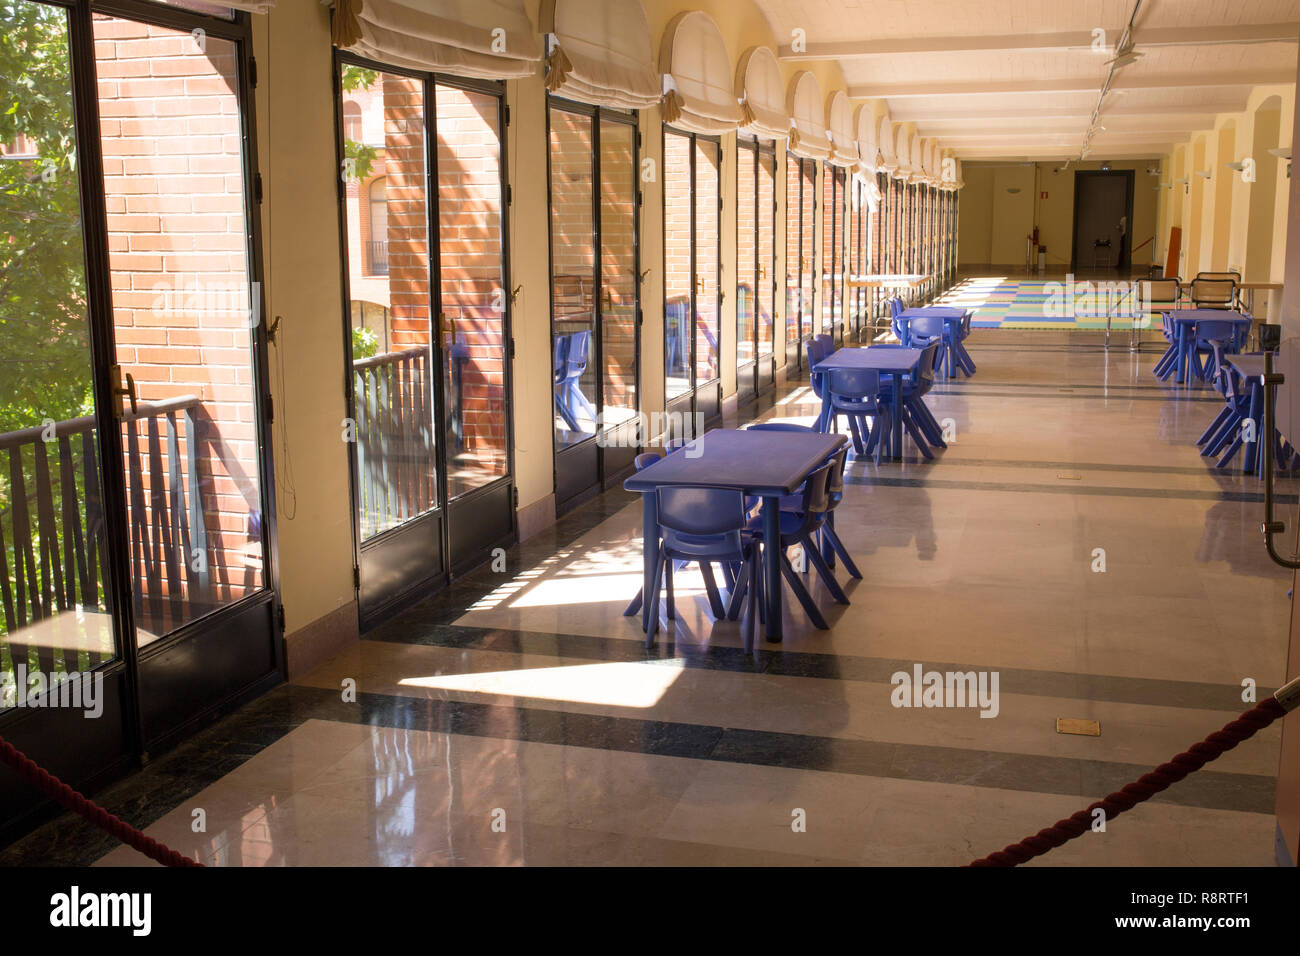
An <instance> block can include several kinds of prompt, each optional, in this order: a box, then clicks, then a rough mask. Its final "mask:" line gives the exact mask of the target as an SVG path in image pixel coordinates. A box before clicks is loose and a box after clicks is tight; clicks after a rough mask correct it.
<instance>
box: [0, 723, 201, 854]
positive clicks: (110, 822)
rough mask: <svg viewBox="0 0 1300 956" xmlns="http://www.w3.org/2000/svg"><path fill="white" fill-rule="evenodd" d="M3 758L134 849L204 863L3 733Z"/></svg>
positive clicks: (65, 805) (34, 783)
mask: <svg viewBox="0 0 1300 956" xmlns="http://www.w3.org/2000/svg"><path fill="white" fill-rule="evenodd" d="M0 762H3V763H5V764H8V765H9V766H10V767H11V768H12V769H13V770H14V771H15V772H16V773H17V774H18V775H19V776H21V777H22V778H23V779H24V780H26V781H27V782H28V783H30V784H31V785H32V786H33V787H35V788H36V789H37V790H39V791H41V793H43V794H45V795H46V796H47V797H49V798H50V799H51V800H54V801H55V802H56V803H58V804H59V805H60V806H62V807H63V808H64V809H67V810H71V811H72V812H73V813H77V814H80V815H81V816H83V817H85V818H86V819H87V820H89V821H90V822H91V823H93V824H94V825H95V826H97V827H99V828H100V829H101V830H104V831H106V832H108V833H109V834H111V835H112V836H113V837H115V838H116V839H118V840H120V841H121V842H122V843H125V844H126V845H127V846H129V847H131V848H132V849H134V850H139V851H140V852H141V853H143V854H144V855H145V856H147V857H149V859H151V860H155V861H157V862H159V863H161V864H162V865H163V866H202V865H203V864H202V863H199V862H197V861H195V860H191V859H190V858H189V857H187V856H182V855H181V854H179V853H177V852H176V851H175V850H173V849H172V848H171V847H168V846H164V845H163V844H161V843H159V842H158V841H157V840H155V839H154V838H153V837H150V836H146V835H145V834H143V833H141V832H140V831H139V830H137V829H136V828H135V827H133V826H131V824H129V823H127V822H126V821H125V820H123V819H121V818H120V817H116V816H114V815H113V814H111V813H109V812H108V811H107V810H105V809H104V808H103V807H101V806H99V805H97V804H95V803H92V802H91V801H89V800H87V799H86V798H85V797H84V796H82V795H81V794H80V793H78V792H77V791H76V790H73V789H72V788H71V787H69V786H68V785H67V784H66V783H64V782H63V781H62V780H60V779H59V778H58V777H56V776H54V774H52V773H50V772H49V771H48V770H46V769H45V768H43V767H41V766H39V765H37V763H36V762H35V761H34V760H32V759H31V758H30V757H28V756H27V755H26V754H24V753H23V752H22V751H20V750H18V749H17V748H15V747H14V745H13V744H11V743H9V741H7V740H5V739H4V738H3V737H0Z"/></svg>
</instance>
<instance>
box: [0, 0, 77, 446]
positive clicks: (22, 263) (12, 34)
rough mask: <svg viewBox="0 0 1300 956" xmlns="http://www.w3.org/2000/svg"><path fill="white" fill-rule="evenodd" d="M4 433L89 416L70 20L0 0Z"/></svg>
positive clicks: (0, 415) (0, 427) (20, 0)
mask: <svg viewBox="0 0 1300 956" xmlns="http://www.w3.org/2000/svg"><path fill="white" fill-rule="evenodd" d="M23 141H25V142H26V144H27V145H28V146H30V147H31V148H30V149H24V150H23V151H22V153H21V154H19V155H10V156H6V157H4V158H3V159H0V432H4V431H10V430H12V429H16V428H24V427H28V426H31V425H37V424H40V423H41V421H42V420H43V419H46V418H53V419H55V420H56V421H57V420H61V419H64V418H73V417H76V416H77V415H81V414H84V413H85V412H86V411H87V410H88V405H89V400H90V353H89V347H88V331H87V324H86V283H85V265H84V256H83V251H82V237H81V201H80V198H81V197H80V190H79V188H78V183H77V167H76V162H77V146H76V137H75V130H74V125H73V104H72V77H71V67H70V63H69V57H68V30H67V15H66V13H65V12H64V11H63V10H61V9H59V8H57V7H47V6H44V5H43V4H38V3H31V2H28V0H0V143H3V144H5V146H6V147H7V149H13V148H14V147H15V146H17V145H18V144H19V143H20V142H23Z"/></svg>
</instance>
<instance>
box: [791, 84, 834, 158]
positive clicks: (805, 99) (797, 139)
mask: <svg viewBox="0 0 1300 956" xmlns="http://www.w3.org/2000/svg"><path fill="white" fill-rule="evenodd" d="M785 108H786V112H788V113H789V114H790V152H792V153H794V154H795V155H796V156H801V157H803V158H804V159H826V158H828V157H829V156H830V154H831V140H830V137H829V136H827V135H826V113H825V110H824V108H823V106H822V91H821V86H819V85H818V83H817V77H815V76H813V75H812V74H811V73H809V72H808V71H807V70H800V71H799V72H798V73H796V74H795V75H794V78H793V79H791V81H790V91H789V93H787V94H786V100H785Z"/></svg>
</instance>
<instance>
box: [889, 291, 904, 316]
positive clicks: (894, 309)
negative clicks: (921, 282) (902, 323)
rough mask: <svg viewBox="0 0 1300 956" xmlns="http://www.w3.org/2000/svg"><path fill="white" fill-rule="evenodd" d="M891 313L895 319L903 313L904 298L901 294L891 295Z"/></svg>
mask: <svg viewBox="0 0 1300 956" xmlns="http://www.w3.org/2000/svg"><path fill="white" fill-rule="evenodd" d="M889 314H890V316H892V317H893V318H895V319H896V318H898V317H899V316H900V315H902V314H903V299H902V297H901V296H897V295H894V296H890V297H889Z"/></svg>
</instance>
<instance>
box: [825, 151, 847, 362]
mask: <svg viewBox="0 0 1300 956" xmlns="http://www.w3.org/2000/svg"><path fill="white" fill-rule="evenodd" d="M846 182H847V176H846V173H845V170H844V169H843V168H841V167H839V166H832V165H831V164H830V163H825V164H823V167H822V325H821V328H822V331H823V332H827V333H829V334H830V335H831V337H832V339H833V340H834V341H835V343H836V344H837V345H842V344H843V343H844V186H845V183H846Z"/></svg>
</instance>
